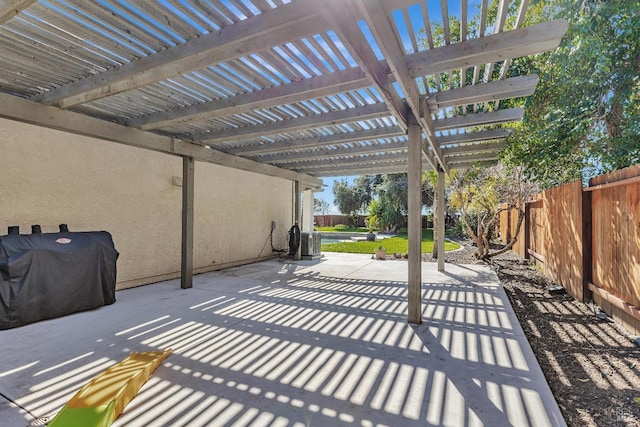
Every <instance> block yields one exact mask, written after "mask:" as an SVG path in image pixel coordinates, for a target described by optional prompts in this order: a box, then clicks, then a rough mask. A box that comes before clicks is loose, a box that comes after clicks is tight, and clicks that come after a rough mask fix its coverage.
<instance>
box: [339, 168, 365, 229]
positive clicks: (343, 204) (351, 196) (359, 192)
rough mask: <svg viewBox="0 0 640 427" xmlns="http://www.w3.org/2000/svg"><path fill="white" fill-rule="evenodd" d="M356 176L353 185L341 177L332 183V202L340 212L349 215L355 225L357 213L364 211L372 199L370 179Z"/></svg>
mask: <svg viewBox="0 0 640 427" xmlns="http://www.w3.org/2000/svg"><path fill="white" fill-rule="evenodd" d="M361 178H362V177H358V179H356V182H355V183H354V185H349V183H348V182H347V181H346V180H345V179H343V180H341V181H335V182H334V183H333V195H334V197H335V200H334V202H333V203H334V204H335V205H336V206H337V207H338V210H339V211H340V213H342V214H344V215H349V216H350V217H351V220H352V221H353V226H354V227H355V226H356V225H357V224H356V221H357V219H358V215H359V214H361V213H362V212H364V210H365V209H366V208H367V205H368V204H369V202H370V201H371V200H372V197H373V195H372V190H371V185H370V180H369V179H365V178H362V179H361Z"/></svg>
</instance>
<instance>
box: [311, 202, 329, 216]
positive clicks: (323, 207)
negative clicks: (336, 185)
mask: <svg viewBox="0 0 640 427" xmlns="http://www.w3.org/2000/svg"><path fill="white" fill-rule="evenodd" d="M329 207H330V206H329V202H327V201H326V200H322V199H313V211H314V212H315V213H316V214H320V215H326V214H328V213H329Z"/></svg>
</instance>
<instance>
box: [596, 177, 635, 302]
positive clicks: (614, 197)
mask: <svg viewBox="0 0 640 427" xmlns="http://www.w3.org/2000/svg"><path fill="white" fill-rule="evenodd" d="M638 176H640V166H634V167H630V168H626V169H622V170H619V171H616V172H614V173H612V174H608V175H603V176H600V177H596V178H593V179H591V180H590V182H589V184H590V185H591V186H592V187H595V186H603V187H601V188H598V189H594V190H593V191H592V215H593V221H592V233H593V248H592V249H593V252H592V258H593V261H592V282H593V283H594V285H595V286H597V287H598V288H600V289H603V290H605V291H607V292H609V293H610V294H612V295H614V296H616V297H618V298H620V299H622V300H623V301H626V302H627V303H628V304H631V305H633V306H636V307H640V203H639V200H638V199H639V198H640V182H638V181H637V179H634V178H636V177H638ZM625 180H628V181H629V182H628V183H625V182H624V181H625ZM617 182H620V183H621V184H622V185H615V186H604V185H605V184H611V183H617Z"/></svg>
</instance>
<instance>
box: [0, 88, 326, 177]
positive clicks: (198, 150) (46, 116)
mask: <svg viewBox="0 0 640 427" xmlns="http://www.w3.org/2000/svg"><path fill="white" fill-rule="evenodd" d="M0 117H2V118H6V119H10V120H16V121H19V122H23V123H29V124H33V125H37V126H42V127H45V128H49V129H58V130H62V131H65V132H69V133H72V134H76V135H84V136H89V137H92V138H99V139H103V140H106V141H112V142H118V143H120V144H125V145H129V146H131V147H137V148H145V149H147V150H152V151H158V152H161V153H165V154H172V155H176V156H182V157H184V156H188V157H193V158H194V159H195V160H198V161H202V162H207V163H213V164H216V165H221V166H227V167H231V168H235V169H240V170H245V171H248V172H254V173H258V174H262V175H268V176H273V177H277V178H283V179H288V180H291V181H300V182H302V183H303V185H304V186H305V187H308V188H319V187H321V186H322V180H320V179H317V178H315V177H312V176H309V175H305V174H300V173H297V172H294V171H290V170H286V169H281V168H278V167H275V166H271V165H265V164H263V163H258V162H254V161H252V160H248V159H244V158H242V157H237V156H233V155H230V154H226V153H222V152H220V151H216V150H211V149H209V148H206V147H202V146H199V145H196V144H192V143H190V142H185V141H181V140H179V139H176V138H171V137H167V136H162V135H157V134H154V133H150V132H145V131H141V130H138V129H133V128H129V127H126V126H122V125H119V124H117V123H111V122H107V121H105V120H101V119H97V118H94V117H89V116H86V115H84V114H80V113H75V112H72V111H64V110H61V109H59V108H56V107H50V106H47V105H42V104H40V103H37V102H34V101H29V100H26V99H23V98H18V97H16V96H12V95H7V94H4V93H0Z"/></svg>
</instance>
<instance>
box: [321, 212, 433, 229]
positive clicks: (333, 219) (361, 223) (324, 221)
mask: <svg viewBox="0 0 640 427" xmlns="http://www.w3.org/2000/svg"><path fill="white" fill-rule="evenodd" d="M313 220H314V222H315V224H316V225H317V226H319V227H335V226H336V225H338V224H344V225H347V226H349V227H351V225H352V224H353V220H352V219H351V217H350V216H347V215H314V217H313ZM357 223H358V227H366V226H367V215H360V216H359V217H358V222H357ZM422 228H433V222H432V221H431V220H430V219H429V217H427V216H426V215H423V216H422Z"/></svg>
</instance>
